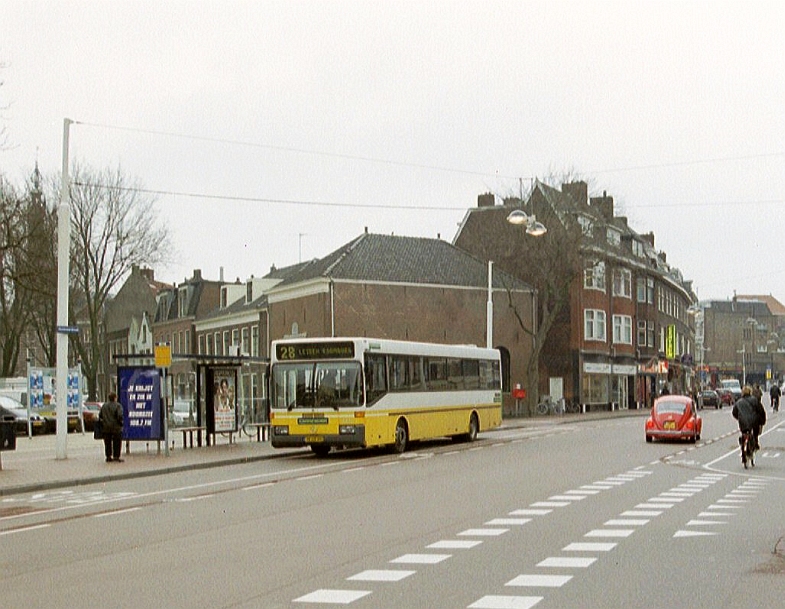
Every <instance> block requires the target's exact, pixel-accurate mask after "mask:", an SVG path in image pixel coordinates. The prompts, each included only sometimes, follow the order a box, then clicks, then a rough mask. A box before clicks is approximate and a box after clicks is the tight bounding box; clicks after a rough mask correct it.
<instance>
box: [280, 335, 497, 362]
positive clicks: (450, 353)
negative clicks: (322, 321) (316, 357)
mask: <svg viewBox="0 0 785 609" xmlns="http://www.w3.org/2000/svg"><path fill="white" fill-rule="evenodd" d="M348 342H352V343H354V346H355V352H356V353H358V354H359V353H365V352H367V353H390V354H396V355H431V356H444V357H466V358H469V357H472V358H477V357H480V358H486V359H493V360H498V359H499V357H500V356H499V351H498V349H487V348H485V347H477V346H475V345H467V344H460V345H452V344H443V343H425V342H415V341H404V340H391V339H386V338H367V337H351V336H347V337H335V338H331V337H318V338H291V339H279V340H274V341H273V348H272V356H273V358H274V359H277V357H276V354H277V350H276V348H275V345H277V344H284V343H285V344H298V345H307V344H329V343H348Z"/></svg>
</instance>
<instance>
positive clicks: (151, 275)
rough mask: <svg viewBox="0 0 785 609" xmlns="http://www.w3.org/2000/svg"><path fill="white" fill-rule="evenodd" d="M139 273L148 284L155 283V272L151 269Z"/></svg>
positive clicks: (140, 270) (141, 270)
mask: <svg viewBox="0 0 785 609" xmlns="http://www.w3.org/2000/svg"><path fill="white" fill-rule="evenodd" d="M139 273H140V274H141V275H142V277H144V278H145V279H147V281H149V282H150V283H152V282H153V281H155V271H154V270H153V269H139Z"/></svg>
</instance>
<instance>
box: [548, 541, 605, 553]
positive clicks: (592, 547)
mask: <svg viewBox="0 0 785 609" xmlns="http://www.w3.org/2000/svg"><path fill="white" fill-rule="evenodd" d="M616 545H617V544H615V543H599V542H586V543H581V542H576V543H571V544H569V545H567V546H565V547H564V548H562V551H563V552H610V551H611V550H612V549H613V548H615V547H616Z"/></svg>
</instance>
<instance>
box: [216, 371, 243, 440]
mask: <svg viewBox="0 0 785 609" xmlns="http://www.w3.org/2000/svg"><path fill="white" fill-rule="evenodd" d="M212 373H213V374H212V377H213V388H212V394H213V409H212V412H213V424H214V429H213V433H221V432H227V431H237V398H236V379H237V375H236V371H235V370H234V368H213V370H212Z"/></svg>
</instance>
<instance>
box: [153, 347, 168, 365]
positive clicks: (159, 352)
mask: <svg viewBox="0 0 785 609" xmlns="http://www.w3.org/2000/svg"><path fill="white" fill-rule="evenodd" d="M154 353H155V367H156V368H168V367H169V366H171V365H172V347H171V345H156V346H155V347H154Z"/></svg>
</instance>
